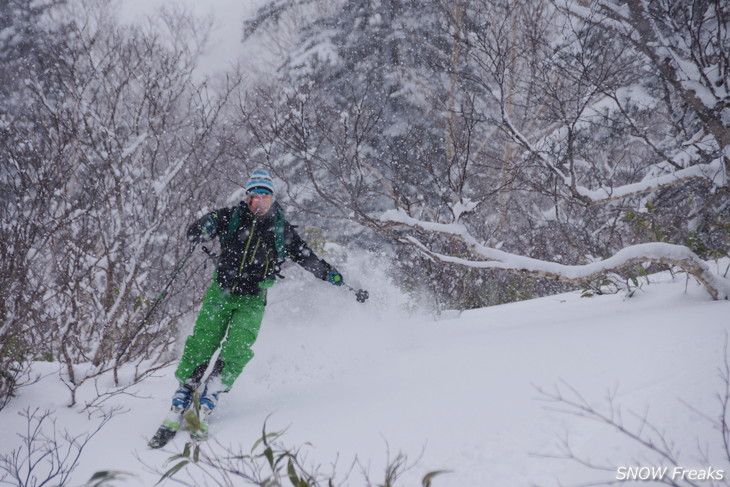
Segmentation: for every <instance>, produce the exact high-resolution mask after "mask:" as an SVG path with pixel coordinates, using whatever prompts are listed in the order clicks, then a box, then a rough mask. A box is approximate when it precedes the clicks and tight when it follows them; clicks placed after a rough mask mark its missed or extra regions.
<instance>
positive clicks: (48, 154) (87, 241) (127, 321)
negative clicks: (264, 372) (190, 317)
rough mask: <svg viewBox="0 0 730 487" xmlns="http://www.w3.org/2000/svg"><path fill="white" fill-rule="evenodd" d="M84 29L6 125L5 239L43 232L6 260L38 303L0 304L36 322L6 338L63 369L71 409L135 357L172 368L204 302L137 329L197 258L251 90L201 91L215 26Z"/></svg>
mask: <svg viewBox="0 0 730 487" xmlns="http://www.w3.org/2000/svg"><path fill="white" fill-rule="evenodd" d="M58 15H59V16H61V18H71V17H70V16H69V17H63V16H64V15H68V13H63V12H62V13H59V14H58ZM73 18H74V19H75V22H74V23H73V24H72V26H71V28H70V29H69V33H68V41H67V42H66V43H65V44H64V45H63V46H61V47H60V48H58V49H55V50H49V49H50V48H49V46H46V51H47V54H48V55H49V56H51V57H52V58H53V63H52V64H50V65H49V66H47V67H46V69H45V70H44V71H43V72H41V73H38V72H33V73H31V74H30V75H29V76H28V78H27V79H26V80H25V86H27V90H26V93H25V95H26V96H28V97H29V102H30V103H29V111H28V113H27V118H26V119H25V120H24V123H12V124H10V125H8V126H7V130H8V131H7V137H6V139H5V145H6V154H7V172H5V173H4V174H3V185H4V186H5V187H6V188H8V191H9V192H8V193H7V194H8V197H9V198H11V199H10V201H11V205H10V209H9V210H8V211H9V212H10V211H12V212H14V213H13V214H12V215H10V214H7V215H4V219H3V228H4V229H7V230H8V231H9V232H10V231H12V229H13V222H17V221H22V222H26V221H31V222H33V224H34V225H36V226H37V228H38V232H39V233H40V237H39V238H36V239H34V240H28V239H24V238H23V235H22V234H20V233H19V232H16V234H12V233H10V237H11V238H9V240H8V241H9V242H11V250H10V252H11V254H10V255H11V256H12V258H11V259H9V261H10V262H14V263H23V265H25V266H26V270H25V272H26V273H27V275H28V280H29V282H28V287H29V288H30V290H31V291H32V294H31V293H30V292H29V291H22V292H19V291H21V290H19V291H13V292H12V293H10V294H4V295H3V300H4V302H5V303H8V304H10V303H13V300H20V299H23V300H25V299H28V300H29V301H30V304H29V306H30V308H31V309H32V310H35V311H36V313H35V315H34V316H33V317H32V319H30V320H26V319H22V317H21V316H16V315H12V314H7V315H6V316H5V317H4V319H5V321H4V329H7V330H15V331H17V332H18V333H21V334H27V333H28V332H29V330H37V333H38V334H39V337H38V338H37V339H35V340H34V341H33V345H34V347H33V349H32V350H30V351H29V352H30V353H31V354H35V356H36V357H37V356H38V355H39V354H44V355H45V356H47V357H49V358H50V357H52V358H53V359H55V360H59V361H61V362H62V363H64V364H65V366H66V367H65V369H64V371H63V373H62V378H63V379H64V381H65V382H66V384H67V385H68V386H69V389H70V390H71V392H72V402H73V401H74V400H75V398H74V396H73V392H74V391H75V390H76V388H77V387H78V386H79V385H80V384H81V383H83V382H84V381H85V380H87V379H88V378H91V377H94V376H96V375H98V374H99V373H101V372H102V371H104V370H108V369H109V368H113V367H117V366H118V365H119V364H118V363H117V358H118V351H121V350H122V348H123V347H126V346H127V345H129V347H128V349H127V351H128V353H127V354H125V355H124V356H123V357H122V359H123V362H129V361H131V362H134V363H140V362H141V361H147V362H146V363H147V364H148V365H147V366H145V367H142V368H140V369H139V370H138V372H139V373H140V374H144V373H148V372H149V371H150V370H152V366H151V365H149V364H160V363H164V362H165V361H166V360H167V359H168V358H169V357H168V354H169V345H170V344H171V343H173V342H174V340H175V339H176V338H177V334H176V331H175V330H176V327H177V323H178V322H179V319H180V318H181V317H182V316H184V315H185V313H187V312H190V311H191V309H192V307H193V304H194V303H192V302H191V301H190V300H189V299H182V298H175V296H174V295H173V296H168V297H167V299H168V301H170V300H173V301H174V302H175V304H176V306H174V307H170V308H168V312H167V313H164V314H163V313H160V314H158V315H157V316H156V317H155V318H156V319H155V320H154V321H153V322H152V323H147V324H146V325H147V326H145V327H143V328H142V329H141V330H139V328H138V323H139V321H140V320H141V319H142V317H143V316H144V315H145V312H146V311H147V309H148V308H149V306H150V305H151V304H152V302H153V301H154V300H155V299H156V298H157V294H158V293H159V292H160V290H161V289H162V287H163V285H164V279H165V278H166V277H167V275H166V274H168V273H169V272H171V271H172V270H173V269H174V267H175V265H176V263H177V262H179V261H180V259H181V257H182V255H183V254H184V253H185V251H186V250H187V248H188V247H189V245H188V244H187V243H186V241H185V240H184V237H182V236H183V235H184V232H185V229H186V222H189V221H192V219H193V216H194V215H193V211H194V210H196V209H197V202H196V200H197V199H198V198H197V197H199V195H200V194H201V192H209V191H211V190H213V188H212V187H211V184H212V183H211V182H210V181H211V180H210V175H211V171H212V170H214V169H215V167H216V165H217V164H218V163H219V161H220V158H221V155H222V152H221V148H220V145H219V144H217V143H216V139H217V138H218V137H219V136H220V135H221V132H220V130H219V121H220V120H221V116H222V109H223V107H224V106H225V104H226V102H227V97H228V95H229V94H230V93H231V92H232V91H233V90H234V89H235V88H236V87H237V86H238V84H239V83H240V77H238V76H237V75H236V74H235V73H233V74H232V75H231V76H229V77H228V78H227V79H226V80H224V81H223V83H221V84H220V85H219V86H216V88H215V89H213V88H211V87H210V86H209V85H208V83H207V82H202V83H198V82H195V81H194V80H193V78H192V73H193V69H194V67H195V66H196V59H197V57H198V56H199V54H200V49H202V46H203V44H204V41H205V25H203V24H200V23H199V22H198V21H197V20H194V19H192V18H190V17H189V16H186V15H177V14H172V13H171V14H169V15H165V16H164V17H163V18H164V19H165V21H164V23H163V24H162V28H159V26H158V27H157V28H154V29H152V28H149V29H147V28H142V27H124V26H120V25H117V24H115V23H114V21H113V18H114V17H113V14H112V12H110V11H108V10H106V9H104V8H96V7H86V10H84V11H82V12H79V11H78V10H77V11H74V13H73ZM201 29H202V30H201ZM16 265H17V264H16ZM188 277H189V275H188ZM3 278H4V279H7V281H8V282H9V285H11V286H17V281H15V279H14V277H13V276H12V275H10V276H6V275H3ZM138 330H139V331H141V332H142V333H140V334H139V335H135V332H136V331H138ZM89 364H90V365H89Z"/></svg>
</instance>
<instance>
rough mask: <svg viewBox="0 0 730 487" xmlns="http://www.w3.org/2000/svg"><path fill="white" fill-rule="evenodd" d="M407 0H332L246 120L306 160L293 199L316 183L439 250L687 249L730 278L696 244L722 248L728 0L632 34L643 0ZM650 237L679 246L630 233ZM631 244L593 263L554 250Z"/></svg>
mask: <svg viewBox="0 0 730 487" xmlns="http://www.w3.org/2000/svg"><path fill="white" fill-rule="evenodd" d="M665 3H666V2H665ZM665 3H656V5H655V4H654V3H651V9H650V11H647V12H646V14H647V15H652V16H654V17H657V16H660V15H661V13H662V5H665ZM637 5H638V4H637ZM698 5H699V4H698ZM702 5H705V4H702ZM418 7H419V13H418V15H417V16H416V15H413V16H407V15H405V14H406V13H413V10H409V9H413V8H415V5H413V4H411V3H410V2H395V1H394V2H356V3H354V2H353V3H348V2H345V4H344V6H343V8H342V9H341V10H340V11H339V12H337V13H336V14H335V15H331V16H327V17H325V18H323V19H321V20H319V21H318V22H315V23H313V24H312V26H310V27H309V28H307V29H305V31H304V32H303V33H302V40H301V46H300V48H299V49H298V50H297V51H296V52H295V53H294V54H293V55H292V56H291V57H290V59H289V60H288V62H287V63H286V64H285V65H284V66H283V67H282V68H281V71H282V73H284V74H283V76H282V80H281V83H282V84H283V85H284V88H283V89H282V90H281V91H282V93H281V96H280V97H279V98H278V100H277V101H275V102H272V103H269V105H268V106H269V107H270V110H269V112H268V115H267V117H268V118H266V119H267V120H268V121H270V123H269V124H268V125H266V127H267V130H259V133H258V134H257V138H258V139H259V140H262V141H265V143H264V144H262V145H261V146H262V147H264V146H265V147H266V149H265V150H263V151H262V153H264V154H265V157H266V160H267V161H268V162H269V163H270V164H271V165H272V166H273V167H274V168H275V169H276V168H278V169H279V170H280V171H281V174H282V175H284V176H286V175H287V174H288V175H291V176H290V177H292V178H293V180H295V181H296V180H297V179H296V176H294V174H303V175H306V179H308V180H309V182H310V189H309V191H301V193H300V194H299V196H300V199H301V195H309V196H310V203H309V204H312V203H311V202H312V201H313V200H312V199H311V195H313V194H314V195H317V197H318V200H319V202H320V203H321V202H326V203H328V204H329V209H328V210H327V211H329V212H332V210H333V209H334V210H335V211H336V212H337V214H339V215H340V216H342V217H343V218H346V219H347V218H349V219H352V220H356V221H357V222H359V223H360V224H362V225H364V226H366V227H368V228H371V229H374V230H376V231H377V232H378V233H380V234H381V235H387V236H389V237H391V238H393V239H394V240H396V241H398V242H400V243H403V244H406V245H410V246H413V247H415V248H418V249H419V250H420V251H421V252H423V253H424V254H426V255H428V256H429V257H430V258H432V259H434V260H433V262H449V263H458V264H460V265H463V266H465V267H467V268H471V269H496V268H499V269H507V270H511V271H513V272H516V273H518V274H521V275H527V276H533V277H536V276H545V277H550V278H551V280H553V279H555V278H557V279H558V280H565V281H568V282H576V281H578V282H582V283H584V284H585V285H592V284H591V283H592V282H598V283H600V282H602V281H603V280H604V276H605V275H607V274H611V272H613V271H617V270H619V269H620V268H622V267H625V266H627V265H629V264H631V265H633V264H636V263H639V262H644V261H646V262H656V263H670V264H678V263H679V264H682V263H684V264H682V265H684V267H686V268H687V269H688V270H689V269H693V270H692V271H691V272H692V273H693V274H695V275H697V276H698V278H700V279H703V280H705V281H706V283H707V285H708V289H709V290H710V292H711V294H713V296H716V297H722V296H725V295H726V291H725V290H723V289H724V287H725V284H724V283H723V282H722V281H718V282H715V281H716V280H715V279H714V278H713V277H708V276H707V275H706V270H705V269H704V268H703V267H702V264H701V263H699V259H698V257H697V255H695V252H696V253H699V254H701V255H702V256H703V257H712V256H713V255H723V254H724V253H726V252H727V245H726V242H727V236H728V224H727V222H728V205H727V178H726V172H727V155H726V151H727V149H726V147H727V145H726V143H725V142H723V140H724V138H725V137H726V135H724V134H725V131H726V128H725V125H723V124H725V122H724V121H723V120H724V118H726V117H725V115H723V114H724V113H725V112H724V111H723V110H724V108H722V107H724V103H725V102H724V101H723V100H724V99H725V98H724V97H725V96H726V95H725V91H724V86H725V84H726V77H727V75H726V73H725V72H724V71H723V69H725V68H724V66H726V63H725V61H724V59H725V57H724V56H725V54H724V53H726V52H727V51H728V50H727V49H726V47H727V36H726V29H727V19H726V13H725V11H724V10H723V8H721V7H720V6H716V7H710V6H709V4H707V5H705V7H701V6H697V7H696V8H695V10H697V9H700V10H701V12H699V13H698V12H697V11H696V12H694V13H692V12H690V13H687V14H685V15H684V16H682V14H680V13H678V12H680V11H681V10H682V9H679V8H674V9H673V8H671V5H668V4H667V5H665V7H666V8H665V10H666V13H667V14H671V15H675V16H677V18H674V19H673V18H670V17H671V15H670V17H668V18H665V19H664V20H659V17H657V19H655V20H652V22H650V23H649V24H651V25H654V26H655V27H654V28H653V29H654V31H655V32H654V31H652V32H654V33H653V34H652V33H651V32H647V33H643V34H641V26H642V25H644V24H647V22H645V21H641V20H640V14H641V12H640V11H641V9H640V8H639V7H637V6H636V5H634V6H633V7H631V8H629V7H628V6H623V5H620V4H617V3H614V2H594V3H593V4H590V5H589V6H588V7H586V6H585V3H584V2H581V3H580V4H578V3H568V2H562V3H560V4H558V5H550V4H544V3H543V2H534V1H529V0H526V1H519V2H518V1H509V2H508V1H504V2H491V1H490V2H487V1H478V0H475V1H463V2H462V1H454V2H438V3H427V4H426V5H424V4H423V3H422V2H419V5H418ZM637 9H638V10H637ZM637 15H639V17H637ZM412 18H418V19H419V20H418V22H413V21H411V22H409V21H408V20H407V19H412ZM647 18H648V17H647ZM442 19H444V20H442ZM693 19H694V20H693ZM682 22H685V23H687V22H690V23H691V22H695V24H693V25H689V24H688V25H686V26H685V27H682V28H680V27H679V24H680V23H682ZM649 24H647V25H649ZM644 27H646V26H645V25H644ZM616 29H618V30H616ZM675 31H682V32H683V33H685V32H686V38H684V39H681V38H676V39H673V37H672V36H671V35H669V34H671V33H672V32H675ZM650 34H651V35H652V36H654V37H651V38H650V39H649V40H647V39H648V38H647V36H648V35H650ZM637 36H639V37H637ZM641 36H643V37H641ZM652 39H653V40H652ZM693 39H697V41H696V42H695V41H694V40H693ZM664 40H667V41H666V42H665V41H664ZM660 41H661V42H664V43H665V44H666V43H667V42H671V43H673V44H671V45H668V46H662V44H661V42H660ZM692 42H695V44H696V45H697V46H698V49H701V50H702V51H701V52H696V53H694V54H693V53H691V52H689V53H687V54H684V55H683V57H682V59H679V60H678V61H677V62H678V63H679V64H678V66H677V67H675V68H673V69H671V70H667V68H666V66H665V65H666V61H665V58H666V56H664V57H661V56H660V55H659V54H662V55H663V54H665V53H671V52H672V51H674V50H678V51H679V52H681V51H682V50H683V49H685V47H686V48H687V49H689V48H690V47H691V46H692ZM647 46H656V50H657V51H658V52H659V54H652V53H651V52H648V51H647V49H649V47H647ZM673 46H679V47H673ZM700 46H701V47H700ZM680 47H681V49H680ZM657 60H662V62H661V63H658V62H656V61H657ZM693 60H697V62H699V63H705V64H704V65H701V66H699V65H698V66H696V67H694V68H691V69H690V66H691V65H692V63H693V62H695V61H693ZM662 63H663V64H662ZM670 64H671V63H670ZM680 67H681V69H680ZM683 70H689V73H690V74H688V75H683V74H682V75H681V76H685V77H686V76H690V75H691V74H692V73H695V74H696V76H694V78H687V79H684V78H681V79H680V78H678V76H680V75H679V74H678V73H682V72H683ZM672 76H673V77H672ZM703 77H704V79H701V78H703ZM708 80H709V82H708ZM683 83H684V84H683ZM695 85H697V86H705V87H706V88H705V91H707V94H706V96H705V95H704V94H703V93H704V91H702V90H701V91H702V93H701V98H698V96H697V95H696V94H695V93H696V91H693V90H694V88H692V87H693V86H695ZM700 99H701V100H704V101H702V103H701V104H698V103H697V102H698V101H700ZM272 107H273V108H272ZM247 117H248V119H249V120H250V119H253V118H256V117H252V116H251V115H250V114H248V115H247ZM252 130H256V128H255V127H252ZM274 142H278V143H279V144H280V145H279V148H278V150H277V148H276V144H275V143H274ZM650 242H657V243H662V244H673V245H674V246H672V245H664V246H660V245H650V246H640V247H631V246H633V245H636V244H640V243H650ZM500 246H502V247H503V248H510V249H511V250H512V251H513V253H512V254H508V253H502V252H500V251H498V250H496V248H499V247H500ZM627 247H631V249H632V250H631V251H626V252H621V253H619V254H617V255H618V256H619V257H621V258H612V259H611V260H610V262H611V264H610V265H608V264H605V265H603V264H602V265H600V266H599V268H598V269H595V268H593V270H592V271H590V272H588V269H589V268H590V267H583V268H574V267H571V268H570V269H568V268H563V267H560V265H558V264H573V265H575V264H578V263H586V262H588V263H590V262H598V261H601V260H602V259H606V258H609V257H611V256H613V255H614V254H616V252H618V251H619V250H621V249H624V248H627ZM517 254H522V255H530V256H531V257H532V258H533V259H532V260H529V263H530V264H529V265H527V264H526V262H528V261H526V260H520V259H514V258H513V257H514V256H515V255H517ZM542 261H557V262H556V263H555V264H549V263H547V262H544V263H539V262H542ZM518 262H519V263H518ZM580 269H582V270H580ZM434 270H436V271H442V270H443V267H442V266H436V267H435V269H434ZM595 270H597V272H594V271H595ZM469 272H472V271H469ZM700 276H704V277H700ZM431 277H434V276H431ZM467 277H469V278H471V276H467ZM624 277H625V275H624ZM494 278H495V277H494V275H493V274H490V275H489V277H488V278H487V279H486V280H489V279H494ZM619 279H622V278H619ZM435 280H436V281H438V279H435ZM479 280H481V282H484V280H485V279H481V278H479V277H476V278H475V279H473V281H474V282H478V281H479ZM463 281H464V279H463V278H462V279H459V278H458V277H457V279H456V280H455V281H452V283H454V282H455V283H456V284H454V285H452V286H444V285H440V286H439V287H440V288H441V289H445V290H447V292H453V290H454V289H456V287H457V286H458V285H459V284H461V283H462V282H463ZM550 282H552V281H542V283H541V284H540V287H541V288H542V289H543V292H544V291H548V292H549V291H550V290H554V289H555V288H554V287H551V286H552V285H551V284H550ZM439 284H442V283H439Z"/></svg>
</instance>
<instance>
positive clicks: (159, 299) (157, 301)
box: [116, 243, 197, 366]
mask: <svg viewBox="0 0 730 487" xmlns="http://www.w3.org/2000/svg"><path fill="white" fill-rule="evenodd" d="M196 245H197V243H194V244H192V245H191V246H190V250H188V252H187V254H185V257H183V259H182V260H181V261H180V263H179V264H178V265H177V268H176V269H175V272H173V273H172V275H171V276H170V279H169V280H168V281H167V284H165V287H164V288H163V289H162V292H161V293H160V294H158V295H157V298H156V299H155V302H154V303H152V306H150V309H149V310H147V313H145V315H144V318H143V319H142V323H140V325H139V326H138V327H137V329H136V330H135V331H134V333H133V334H132V336H131V337H129V340H127V342H126V343H125V344H124V346H123V347H122V350H121V351H120V352H119V354H118V355H117V362H116V365H117V366H119V361H120V360H121V359H122V357H124V354H125V353H127V349H128V348H129V345H131V344H132V340H134V338H135V337H136V336H137V335H138V334H139V332H140V331H142V328H144V327H145V326H147V321H148V320H149V319H150V317H151V316H152V313H154V312H155V310H156V309H157V306H158V305H159V304H160V303H161V302H162V300H163V299H165V296H166V295H167V291H168V289H170V286H172V283H173V281H174V280H175V279H176V278H177V275H178V274H180V271H181V270H182V268H183V267H185V264H186V263H187V262H188V259H190V256H191V255H193V251H194V250H195V246H196Z"/></svg>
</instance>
